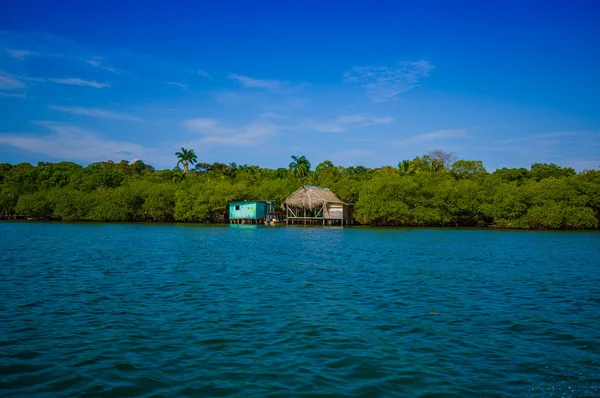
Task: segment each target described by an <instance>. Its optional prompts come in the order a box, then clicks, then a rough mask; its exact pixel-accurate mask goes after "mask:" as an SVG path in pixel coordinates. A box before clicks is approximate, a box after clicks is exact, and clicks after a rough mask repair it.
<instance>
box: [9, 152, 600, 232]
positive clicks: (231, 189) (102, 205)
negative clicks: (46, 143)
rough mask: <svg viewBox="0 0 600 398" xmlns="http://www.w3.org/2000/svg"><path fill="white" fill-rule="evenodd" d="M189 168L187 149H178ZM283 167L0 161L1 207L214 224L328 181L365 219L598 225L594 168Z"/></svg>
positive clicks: (425, 159) (599, 186) (440, 155)
mask: <svg viewBox="0 0 600 398" xmlns="http://www.w3.org/2000/svg"><path fill="white" fill-rule="evenodd" d="M177 156H178V158H179V163H182V164H183V166H184V168H185V169H186V170H188V166H193V165H194V163H195V162H196V156H195V154H194V153H193V150H190V151H188V150H184V148H182V152H178V153H177ZM292 160H293V161H292V163H290V165H289V168H279V169H267V168H260V167H258V166H247V165H239V166H238V165H236V164H234V163H231V164H229V165H226V164H222V163H213V164H207V163H196V164H195V167H193V168H192V167H190V168H189V172H187V173H186V172H184V171H183V170H181V169H179V167H178V166H177V167H175V168H174V169H173V170H155V169H154V168H153V167H151V166H149V165H147V164H145V163H144V162H142V161H136V162H135V163H129V162H127V161H121V162H120V163H114V162H112V161H107V162H98V163H93V164H91V165H89V166H87V167H83V166H81V165H78V164H75V163H70V162H61V163H46V162H40V163H38V165H37V166H32V165H30V164H28V163H21V164H17V165H10V164H7V163H2V164H0V214H3V215H10V214H23V215H28V216H29V217H33V218H52V219H61V220H94V221H185V222H220V221H224V219H225V217H226V214H227V212H226V209H227V204H228V202H230V201H234V200H245V199H264V200H274V201H277V202H279V203H281V202H282V201H283V200H284V199H285V198H286V197H287V196H289V195H290V194H291V193H292V192H294V191H295V190H296V189H297V188H298V187H300V186H301V185H302V184H310V185H317V186H321V187H329V188H330V189H331V190H332V191H333V192H335V193H336V194H337V195H338V196H339V197H340V198H341V199H343V200H345V201H347V202H351V203H355V204H356V207H355V217H356V220H357V221H358V222H360V223H363V224H372V225H407V226H468V225H492V226H497V227H505V228H555V229H559V228H577V229H584V228H598V220H600V171H596V170H589V171H584V172H581V173H578V174H577V173H575V171H574V170H573V169H572V168H563V167H559V166H556V165H554V164H534V165H533V166H531V168H530V169H529V170H527V169H524V168H519V169H507V168H503V169H500V170H496V171H495V172H493V173H488V172H486V170H485V169H484V167H483V165H482V163H481V162H480V161H470V160H458V161H454V160H453V159H452V156H449V154H447V153H444V152H441V151H432V152H430V153H428V154H426V155H424V156H421V157H417V158H415V159H413V160H411V161H409V160H404V161H401V162H400V163H399V164H398V166H397V167H391V166H385V167H381V168H378V169H369V168H366V167H362V166H358V167H341V166H335V165H334V164H332V163H331V162H330V161H324V162H322V163H320V164H318V165H317V166H316V168H315V169H314V170H311V164H310V162H308V160H307V159H306V158H305V157H304V156H301V157H293V158H292Z"/></svg>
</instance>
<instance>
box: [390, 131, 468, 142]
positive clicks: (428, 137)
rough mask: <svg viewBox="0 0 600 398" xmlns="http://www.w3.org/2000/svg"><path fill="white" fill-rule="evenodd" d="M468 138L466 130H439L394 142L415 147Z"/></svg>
mask: <svg viewBox="0 0 600 398" xmlns="http://www.w3.org/2000/svg"><path fill="white" fill-rule="evenodd" d="M466 136H467V131H466V130H462V129H460V130H438V131H434V132H432V133H425V134H419V135H415V136H413V137H409V138H406V139H404V140H394V141H392V143H394V144H396V145H413V144H422V143H428V142H434V141H439V140H443V139H446V138H462V137H466Z"/></svg>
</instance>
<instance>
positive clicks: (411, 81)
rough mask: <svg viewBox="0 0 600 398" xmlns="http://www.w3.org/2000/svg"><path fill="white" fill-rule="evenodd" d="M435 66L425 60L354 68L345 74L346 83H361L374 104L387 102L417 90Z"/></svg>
mask: <svg viewBox="0 0 600 398" xmlns="http://www.w3.org/2000/svg"><path fill="white" fill-rule="evenodd" d="M433 68H434V66H433V65H432V64H431V63H430V62H428V61H425V60H420V61H415V62H405V63H402V64H400V65H399V66H397V67H388V66H354V67H353V68H352V69H351V70H349V71H347V72H346V73H345V74H344V78H345V81H346V82H351V83H359V84H361V86H362V87H363V89H364V90H365V91H366V93H367V95H368V96H369V97H370V98H371V100H372V101H373V102H378V103H380V102H387V101H390V100H391V99H393V98H394V97H396V96H398V95H399V94H401V93H404V92H407V91H410V90H412V89H413V88H415V87H416V86H417V85H418V83H419V82H420V81H421V80H422V79H423V78H424V77H427V76H429V72H430V71H431V70H432V69H433Z"/></svg>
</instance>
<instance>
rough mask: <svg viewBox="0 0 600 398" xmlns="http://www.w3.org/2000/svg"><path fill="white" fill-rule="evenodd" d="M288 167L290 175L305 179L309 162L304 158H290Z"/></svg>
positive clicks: (308, 169)
mask: <svg viewBox="0 0 600 398" xmlns="http://www.w3.org/2000/svg"><path fill="white" fill-rule="evenodd" d="M289 167H290V172H291V173H292V175H293V176H294V177H297V178H304V177H307V176H308V173H309V172H310V162H309V161H308V159H306V156H300V157H298V156H292V162H291V163H290V166H289Z"/></svg>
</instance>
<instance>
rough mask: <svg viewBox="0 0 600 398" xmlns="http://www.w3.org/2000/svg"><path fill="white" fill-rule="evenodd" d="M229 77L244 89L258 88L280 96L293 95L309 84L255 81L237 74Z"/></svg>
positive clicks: (283, 81)
mask: <svg viewBox="0 0 600 398" xmlns="http://www.w3.org/2000/svg"><path fill="white" fill-rule="evenodd" d="M227 77H228V78H229V79H231V80H235V81H237V82H238V83H239V84H240V85H241V86H242V87H244V88H258V89H263V90H266V91H269V92H271V93H280V94H286V93H291V92H293V91H295V90H297V89H300V88H302V87H303V86H306V85H307V83H300V84H294V83H292V82H289V81H286V80H266V79H255V78H252V77H249V76H242V75H237V74H235V73H230V74H229V75H228V76H227Z"/></svg>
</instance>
